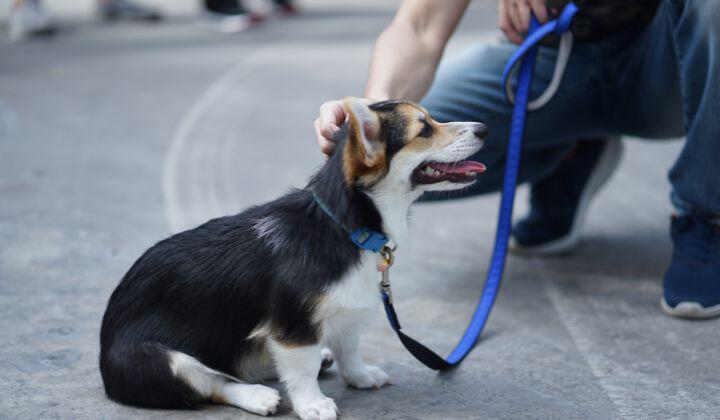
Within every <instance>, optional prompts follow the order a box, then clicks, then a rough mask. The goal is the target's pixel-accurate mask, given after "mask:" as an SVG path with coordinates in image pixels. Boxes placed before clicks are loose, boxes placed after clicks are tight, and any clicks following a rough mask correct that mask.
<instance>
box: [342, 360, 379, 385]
mask: <svg viewBox="0 0 720 420" xmlns="http://www.w3.org/2000/svg"><path fill="white" fill-rule="evenodd" d="M343 378H345V383H346V384H348V385H350V386H352V387H355V388H358V389H369V388H375V389H378V388H380V387H381V386H383V385H387V384H389V383H390V377H389V376H388V375H387V373H385V372H383V370H382V369H380V368H379V367H376V366H370V365H364V366H362V368H360V369H353V370H351V371H347V372H344V373H343Z"/></svg>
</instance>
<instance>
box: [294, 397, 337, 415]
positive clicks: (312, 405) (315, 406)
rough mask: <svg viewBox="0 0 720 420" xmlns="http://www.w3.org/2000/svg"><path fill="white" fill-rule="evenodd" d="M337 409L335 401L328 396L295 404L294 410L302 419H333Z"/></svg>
mask: <svg viewBox="0 0 720 420" xmlns="http://www.w3.org/2000/svg"><path fill="white" fill-rule="evenodd" d="M337 411H338V410H337V406H336V405H335V401H333V400H332V398H328V397H322V398H317V399H315V400H312V401H309V402H307V403H302V404H297V407H295V412H296V413H297V415H298V416H300V418H301V419H302V420H335V419H337Z"/></svg>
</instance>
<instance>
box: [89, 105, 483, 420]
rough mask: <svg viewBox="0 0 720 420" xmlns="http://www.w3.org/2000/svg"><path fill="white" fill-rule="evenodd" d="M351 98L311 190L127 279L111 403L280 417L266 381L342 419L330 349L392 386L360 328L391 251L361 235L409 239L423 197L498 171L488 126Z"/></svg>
mask: <svg viewBox="0 0 720 420" xmlns="http://www.w3.org/2000/svg"><path fill="white" fill-rule="evenodd" d="M343 103H344V107H345V109H346V112H347V115H348V120H347V122H346V124H345V125H344V127H343V128H342V130H341V131H340V132H339V134H338V139H337V140H338V141H337V149H336V152H335V153H334V154H333V156H332V157H330V159H329V160H328V161H327V162H326V163H325V164H324V165H323V166H322V167H321V168H320V169H319V171H318V172H317V173H316V174H315V175H314V176H313V177H312V179H311V180H310V182H309V183H308V184H307V186H306V187H305V188H303V189H297V190H293V191H291V192H289V193H288V194H286V195H284V196H282V197H281V198H279V199H277V200H275V201H271V202H269V203H266V204H262V205H259V206H255V207H251V208H249V209H247V210H245V211H243V212H242V213H239V214H237V215H234V216H227V217H220V218H217V219H213V220H210V221H209V222H207V223H205V224H203V225H201V226H198V227H196V228H194V229H191V230H188V231H185V232H181V233H179V234H176V235H173V236H171V237H170V238H168V239H165V240H163V241H161V242H159V243H157V244H156V245H154V246H152V247H151V248H150V249H148V250H147V251H146V252H145V253H144V254H143V255H142V256H141V257H140V258H139V259H138V260H137V262H135V264H134V265H133V266H132V267H131V268H130V270H129V271H128V272H127V274H125V276H124V278H123V279H122V281H121V282H120V284H119V285H118V286H117V288H116V289H115V291H114V292H113V294H112V296H111V297H110V301H109V303H108V307H107V310H106V312H105V315H104V317H103V322H102V329H101V333H100V346H101V351H100V372H101V374H102V379H103V383H104V385H105V392H106V393H107V395H108V396H109V397H110V398H112V399H113V400H116V401H118V402H121V403H125V404H131V405H137V406H146V407H160V408H192V407H195V406H197V405H199V404H202V403H207V402H213V403H217V404H227V405H232V406H236V407H240V408H242V409H244V410H247V411H249V412H252V413H256V414H260V415H269V414H273V413H275V412H276V410H277V407H278V405H279V403H280V394H279V393H278V391H277V390H275V389H273V388H271V387H268V386H265V385H261V384H259V383H258V382H261V381H264V380H268V379H271V378H279V379H280V380H281V381H282V382H283V383H284V385H285V387H286V390H287V394H288V396H289V399H290V401H291V403H292V405H293V408H294V410H295V412H296V413H297V414H298V415H299V416H300V417H301V418H302V419H334V418H336V416H337V407H336V406H335V403H334V401H333V400H332V399H330V398H328V397H326V396H324V395H323V393H322V392H321V390H320V387H319V385H318V380H317V376H318V372H319V371H320V369H321V365H322V364H323V360H325V362H328V361H330V360H331V359H329V357H330V354H329V353H328V352H327V350H324V349H326V348H329V349H330V351H331V352H332V358H333V359H334V361H335V362H336V363H337V365H338V370H339V372H340V374H341V375H342V377H343V378H344V380H345V382H346V383H347V384H348V385H350V386H352V387H356V388H379V387H382V386H383V385H385V384H387V383H389V382H388V375H387V374H385V372H383V371H382V370H381V369H380V368H378V367H375V366H370V365H367V364H365V363H364V362H363V359H362V357H361V356H360V354H359V351H358V341H359V331H360V329H361V327H362V325H363V324H364V323H365V320H366V319H367V317H368V315H371V314H372V313H373V312H374V311H375V310H376V309H377V307H378V306H379V305H380V302H381V299H380V295H379V293H378V288H377V285H378V279H379V275H378V273H377V263H378V255H377V254H376V253H374V252H371V251H368V250H364V249H361V248H359V247H358V246H356V244H355V243H353V242H352V241H351V240H350V238H349V237H348V231H351V230H354V229H356V228H365V229H369V230H371V231H374V232H382V233H383V234H384V235H386V236H387V237H389V238H391V239H392V240H393V241H394V242H395V243H401V242H402V241H403V240H404V237H405V235H406V231H407V219H408V211H409V208H410V205H411V204H412V202H413V201H415V200H416V199H418V198H419V197H420V196H421V195H422V194H423V193H424V192H426V191H448V190H455V189H460V188H465V187H467V186H469V185H471V184H472V183H473V182H474V181H475V178H476V176H477V175H478V174H479V173H481V172H483V171H484V170H485V167H484V166H483V165H482V164H481V163H478V162H472V161H467V160H466V159H467V158H468V157H470V156H471V155H473V154H474V153H476V152H477V151H478V150H479V149H480V148H481V146H482V142H483V139H484V138H485V136H486V135H487V129H486V127H485V126H484V125H483V124H480V123H474V122H451V123H445V124H440V123H438V122H436V121H434V120H433V119H432V118H431V117H430V116H429V115H428V113H427V111H425V110H424V109H422V108H421V107H420V106H418V105H416V104H413V103H411V102H405V101H384V102H379V103H375V104H371V105H368V104H367V103H366V102H364V101H363V100H361V99H357V98H346V99H345V100H344V102H343ZM326 364H327V363H326Z"/></svg>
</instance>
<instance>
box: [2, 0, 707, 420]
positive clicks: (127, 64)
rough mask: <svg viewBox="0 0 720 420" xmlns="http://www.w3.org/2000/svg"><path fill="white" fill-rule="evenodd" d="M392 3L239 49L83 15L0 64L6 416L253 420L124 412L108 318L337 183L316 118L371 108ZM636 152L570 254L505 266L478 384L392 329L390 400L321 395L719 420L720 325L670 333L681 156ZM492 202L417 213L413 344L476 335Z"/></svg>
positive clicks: (333, 382)
mask: <svg viewBox="0 0 720 420" xmlns="http://www.w3.org/2000/svg"><path fill="white" fill-rule="evenodd" d="M395 3H396V2H375V1H374V2H371V3H366V2H362V3H361V2H353V3H349V2H343V3H340V2H338V3H337V4H336V3H332V2H314V3H309V4H308V5H307V10H306V13H305V14H303V15H302V16H300V17H298V18H296V19H293V20H288V21H270V22H268V23H267V24H266V25H265V26H263V27H259V28H257V29H255V30H252V31H250V32H248V33H245V34H241V35H240V36H236V37H227V36H221V35H219V34H215V33H212V32H211V31H208V30H207V29H206V28H203V27H199V26H198V25H195V24H194V23H193V20H192V19H191V15H189V14H188V13H189V12H188V13H186V12H184V11H183V10H185V9H182V10H180V9H178V10H176V11H175V12H173V13H172V14H173V18H172V19H170V20H169V21H168V22H166V23H164V24H162V25H159V26H148V25H131V24H128V25H125V24H113V25H101V24H99V23H95V22H92V21H88V20H87V19H86V15H83V14H82V13H80V12H78V13H77V14H76V13H75V12H71V11H67V13H66V14H63V13H60V15H61V16H70V17H68V20H67V22H68V23H67V25H66V29H65V30H63V31H61V33H60V34H59V35H60V36H58V37H56V38H55V39H51V40H46V41H44V42H42V41H30V42H24V43H20V44H9V43H7V42H4V41H3V42H1V43H0V331H1V332H2V334H1V335H0V417H2V418H23V419H35V418H72V419H97V418H103V419H109V418H123V419H126V418H166V417H171V418H197V417H204V418H205V417H207V418H231V417H233V418H234V417H243V418H245V417H247V418H250V417H251V416H250V415H248V414H246V413H244V412H242V411H240V410H237V409H233V408H229V407H209V408H208V409H207V410H204V411H201V412H174V411H173V412H166V411H155V410H145V409H135V408H129V407H124V406H120V405H117V404H115V403H112V402H110V401H109V400H107V399H106V398H105V396H104V394H103V391H102V384H101V381H100V377H99V373H98V369H97V353H98V351H97V348H98V330H99V324H100V318H101V316H102V313H103V310H104V306H105V303H106V301H107V298H108V297H109V294H110V293H111V291H112V290H113V288H114V286H115V285H116V284H117V281H118V280H119V279H120V277H121V276H122V275H123V273H124V272H125V270H127V268H128V267H129V266H130V264H131V263H132V262H133V261H134V260H135V259H136V258H137V256H138V255H139V254H140V253H141V252H142V251H143V250H144V249H145V248H147V247H148V246H150V245H151V244H152V243H154V242H155V241H157V240H159V239H161V238H162V237H164V236H166V235H168V234H169V233H170V232H171V231H172V230H175V229H178V228H181V227H184V226H191V225H194V224H196V223H198V222H201V221H204V220H205V219H207V218H209V217H213V216H216V215H221V214H226V213H230V212H235V211H238V210H239V209H241V208H243V207H246V206H248V205H251V204H254V203H257V202H260V201H262V200H267V199H270V198H273V197H276V196H277V195H278V194H280V193H282V192H283V191H285V190H287V189H288V188H289V187H291V186H298V185H301V184H302V183H303V182H304V180H305V179H306V178H307V177H308V176H309V175H310V173H311V172H312V171H313V169H314V168H316V167H317V166H318V165H320V164H321V163H322V159H321V157H320V155H319V153H318V151H317V150H316V147H315V145H314V138H313V133H312V124H311V122H312V119H313V118H314V116H315V113H316V109H317V106H318V105H319V104H320V103H321V102H322V101H323V100H325V99H327V98H334V97H341V96H345V95H348V94H360V93H361V91H362V86H363V83H364V80H365V72H366V68H367V59H368V56H369V52H370V49H371V47H372V41H373V37H374V36H375V35H376V34H377V33H378V32H379V30H381V28H382V27H383V26H384V25H385V24H387V22H388V21H389V20H390V19H391V17H392V10H393V7H394V4H395ZM73 4H77V2H74V3H73ZM163 4H167V5H168V6H167V7H169V8H170V9H171V11H173V10H175V9H172V7H173V6H172V5H171V4H170V2H166V3H163ZM0 6H2V5H0ZM59 7H61V6H59ZM178 7H179V6H178ZM182 7H187V6H182ZM3 10H4V9H3ZM494 21H495V16H494V5H493V4H492V2H488V1H483V2H477V3H475V4H473V6H472V10H471V11H470V13H469V15H468V16H467V17H466V19H465V20H464V21H463V24H462V26H461V29H460V33H459V34H458V36H457V37H456V38H455V40H454V41H453V42H454V43H453V45H452V46H451V48H450V50H451V52H452V51H455V50H457V49H459V48H462V47H463V46H465V45H468V44H469V43H471V42H474V41H476V40H478V39H484V40H486V39H489V38H492V37H493V36H494V34H493V32H492V31H493V24H494ZM74 22H77V25H75V26H72V25H71V24H74ZM626 143H627V145H628V150H627V153H626V158H625V160H624V161H623V163H622V166H621V168H620V170H619V171H618V173H617V174H616V175H615V177H614V179H613V181H612V183H611V184H610V185H609V187H608V188H606V189H605V190H604V191H602V192H601V194H600V196H599V198H598V200H597V203H596V205H594V206H593V208H592V211H591V213H590V215H589V221H588V225H587V228H586V234H585V240H584V242H583V244H582V246H581V247H580V248H579V249H578V250H577V251H576V252H575V253H573V254H572V255H569V256H567V257H564V258H546V259H540V258H521V257H515V256H511V257H510V260H509V264H508V270H507V274H506V279H505V282H504V285H503V290H502V292H501V296H500V298H499V299H498V301H497V305H496V308H495V310H494V313H493V316H492V318H491V320H490V323H489V326H488V329H487V331H486V334H485V336H484V339H483V340H482V341H481V343H480V345H479V346H478V347H477V348H476V350H475V351H474V353H472V355H471V356H470V357H469V358H468V359H467V361H466V362H465V363H464V364H463V366H462V367H461V368H460V369H458V370H456V371H454V372H451V373H448V374H443V375H438V374H436V373H434V372H431V371H428V370H427V369H425V368H424V367H422V366H421V365H419V364H418V363H417V362H415V361H414V360H413V359H412V358H411V356H409V355H408V354H406V353H405V351H404V349H402V347H401V346H400V344H399V343H398V342H397V341H396V338H395V337H394V335H393V333H392V331H391V330H390V329H389V328H388V327H387V326H386V325H385V324H384V322H385V320H384V319H383V316H382V314H380V313H378V317H377V322H376V324H375V325H374V326H373V328H371V330H370V332H369V333H368V334H366V336H365V341H364V348H365V354H366V356H367V359H368V360H369V361H371V362H373V363H376V364H379V365H381V366H382V367H383V368H384V369H385V370H386V371H387V372H388V373H389V374H390V375H391V377H392V379H393V383H394V385H393V386H391V387H388V388H385V389H382V390H379V391H369V392H368V391H357V390H351V389H347V388H345V387H344V385H343V384H342V380H341V379H340V378H339V375H338V374H337V372H336V371H334V370H333V371H331V372H330V373H329V374H328V375H326V377H325V378H323V380H322V382H321V386H322V388H323V390H324V391H325V392H326V394H327V395H328V396H330V397H333V398H335V399H336V401H337V403H338V406H339V407H340V408H341V410H342V412H343V416H344V418H349V419H355V418H357V419H365V418H403V419H421V418H422V419H454V418H492V419H526V418H527V419H530V418H562V419H578V418H598V419H609V418H610V419H614V418H649V419H658V418H663V419H664V418H698V419H711V418H718V416H720V397H719V396H720V374H719V373H720V353H719V349H720V321H717V320H715V321H705V322H688V321H681V320H676V319H671V318H668V317H667V316H665V315H663V314H662V313H661V311H660V308H659V304H658V303H659V299H660V293H661V284H660V283H661V281H660V279H661V276H662V274H663V271H664V269H665V264H666V263H667V261H668V258H669V256H670V252H671V246H670V242H669V239H668V235H667V229H668V217H669V214H670V212H671V208H670V205H669V203H668V198H667V195H668V193H669V185H668V183H667V181H666V177H665V172H666V170H667V168H668V167H669V166H670V164H671V163H672V161H673V159H674V157H675V156H676V154H677V153H678V150H679V148H680V146H681V143H680V142H678V141H675V142H663V143H657V142H653V143H649V142H644V141H640V140H636V139H630V140H629V141H627V142H626ZM524 198H525V197H524V193H523V194H522V195H521V197H520V198H519V199H518V205H519V209H518V212H517V213H518V214H522V213H523V211H524V206H523V204H524V202H525V200H524ZM497 202H498V200H497V197H496V196H489V197H482V198H475V199H469V200H463V201H458V202H448V203H440V204H433V205H425V206H417V207H416V208H415V211H414V213H413V225H414V226H416V227H421V228H416V229H414V230H413V232H414V235H413V236H414V240H413V243H412V244H411V246H410V247H408V248H406V249H405V250H404V251H403V253H402V254H400V255H399V256H398V264H397V267H396V268H394V272H393V277H394V279H393V280H394V282H395V295H396V300H397V306H398V310H399V311H400V316H401V319H402V320H403V323H404V328H405V329H406V330H407V331H408V333H410V334H411V335H413V336H415V337H417V338H419V339H421V340H422V341H423V342H425V343H426V344H428V345H430V346H432V347H433V348H435V349H437V350H439V351H448V350H450V348H451V347H452V344H453V343H452V340H454V339H455V338H456V337H459V335H460V333H461V332H462V330H463V328H464V326H465V322H466V321H467V319H468V318H469V316H470V315H471V311H472V309H473V307H474V304H475V300H476V298H477V296H478V293H479V290H480V287H481V279H482V278H483V276H484V273H485V269H486V267H487V261H488V258H489V255H490V249H491V246H492V237H493V233H494V226H495V217H496V209H497ZM289 415H291V412H290V410H289V407H287V406H285V407H284V408H283V410H282V412H281V414H280V416H289Z"/></svg>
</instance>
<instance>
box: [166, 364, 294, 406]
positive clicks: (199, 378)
mask: <svg viewBox="0 0 720 420" xmlns="http://www.w3.org/2000/svg"><path fill="white" fill-rule="evenodd" d="M168 356H169V360H170V369H171V370H172V372H173V374H175V376H177V377H178V378H179V379H180V380H182V381H183V382H185V383H186V384H187V385H188V386H189V387H190V388H192V389H193V390H194V391H195V392H196V393H197V394H198V395H200V396H201V397H203V398H205V399H209V400H211V401H212V402H214V403H216V404H227V405H232V406H235V407H239V408H242V409H243V410H247V411H250V412H252V413H255V414H260V415H261V416H267V415H269V414H274V413H275V412H276V411H277V408H278V405H279V404H280V393H278V392H277V391H276V390H275V389H273V388H270V387H267V386H264V385H251V384H246V383H242V382H240V381H239V380H238V379H236V378H233V377H232V376H230V375H226V374H224V373H222V372H218V371H216V370H213V369H210V368H209V367H207V366H205V365H203V364H202V363H201V362H200V361H199V360H197V359H195V358H193V357H190V356H188V355H186V354H184V353H180V352H176V351H169V354H168Z"/></svg>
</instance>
